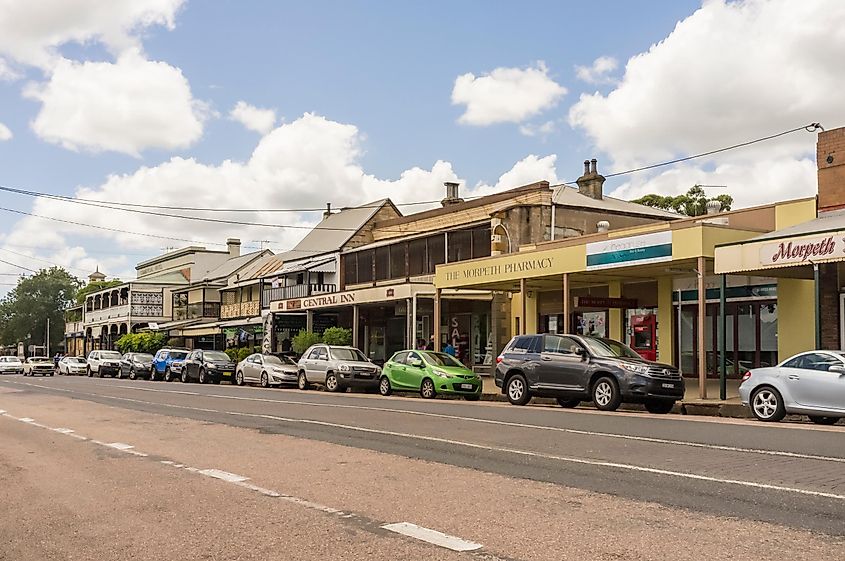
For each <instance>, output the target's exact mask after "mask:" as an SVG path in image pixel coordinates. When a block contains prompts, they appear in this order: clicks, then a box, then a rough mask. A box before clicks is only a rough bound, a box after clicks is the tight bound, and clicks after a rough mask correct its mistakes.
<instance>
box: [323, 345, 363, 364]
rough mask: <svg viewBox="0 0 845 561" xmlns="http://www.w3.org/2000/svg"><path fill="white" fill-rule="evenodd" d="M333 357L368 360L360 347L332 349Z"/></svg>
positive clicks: (358, 360)
mask: <svg viewBox="0 0 845 561" xmlns="http://www.w3.org/2000/svg"><path fill="white" fill-rule="evenodd" d="M331 353H332V358H333V359H335V360H348V361H350V362H367V357H365V356H364V353H362V352H361V351H359V350H358V349H343V348H341V349H332V350H331Z"/></svg>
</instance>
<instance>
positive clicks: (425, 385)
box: [378, 351, 481, 401]
mask: <svg viewBox="0 0 845 561" xmlns="http://www.w3.org/2000/svg"><path fill="white" fill-rule="evenodd" d="M378 389H379V393H380V394H381V395H390V394H391V392H394V391H398V392H401V391H418V392H420V395H421V396H423V397H424V398H426V399H432V398H434V397H436V396H437V394H438V393H442V394H453V395H462V396H464V398H466V399H467V400H468V401H478V400H479V399H480V398H481V378H479V377H478V374H476V373H475V372H473V371H472V370H470V369H469V368H467V367H466V366H464V365H463V364H461V363H460V362H458V361H457V360H456V359H455V358H454V357H453V356H452V355H449V354H446V353H437V352H434V351H399V352H398V353H396V354H394V355H393V356H392V357H390V360H388V361H387V362H386V363H385V365H384V368H383V369H382V377H381V379H380V380H379V387H378Z"/></svg>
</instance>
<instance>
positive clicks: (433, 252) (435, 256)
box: [425, 234, 446, 274]
mask: <svg viewBox="0 0 845 561" xmlns="http://www.w3.org/2000/svg"><path fill="white" fill-rule="evenodd" d="M426 242H428V260H427V267H426V271H425V272H426V274H433V273H434V269H435V267H437V265H441V264H443V263H445V262H446V254H445V251H446V248H445V242H444V240H443V234H440V235H437V236H432V237H430V238H428V239H427V240H426Z"/></svg>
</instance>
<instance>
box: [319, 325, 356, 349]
mask: <svg viewBox="0 0 845 561" xmlns="http://www.w3.org/2000/svg"><path fill="white" fill-rule="evenodd" d="M323 343H325V344H327V345H351V344H352V330H351V329H344V328H343V327H329V328H328V329H326V330H325V331H323Z"/></svg>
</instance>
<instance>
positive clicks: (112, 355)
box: [100, 351, 120, 360]
mask: <svg viewBox="0 0 845 561" xmlns="http://www.w3.org/2000/svg"><path fill="white" fill-rule="evenodd" d="M100 358H109V359H112V360H120V353H118V352H115V351H105V352H101V353H100Z"/></svg>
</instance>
